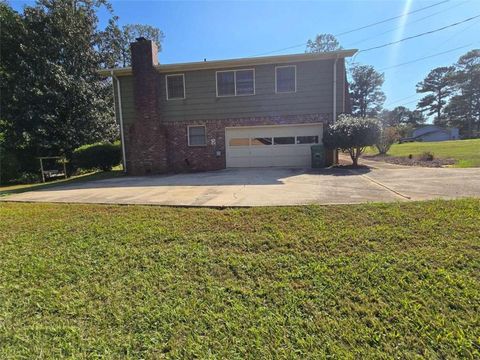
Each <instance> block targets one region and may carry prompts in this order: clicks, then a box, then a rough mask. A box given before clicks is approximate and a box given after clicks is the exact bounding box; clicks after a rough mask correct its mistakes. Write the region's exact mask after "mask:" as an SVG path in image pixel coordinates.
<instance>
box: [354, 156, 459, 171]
mask: <svg viewBox="0 0 480 360" xmlns="http://www.w3.org/2000/svg"><path fill="white" fill-rule="evenodd" d="M363 158H364V159H366V160H374V161H384V162H387V163H390V164H396V165H406V166H423V167H436V168H438V167H444V166H447V165H453V164H455V160H454V159H433V160H422V159H419V158H411V159H410V158H408V157H406V156H389V155H371V156H363Z"/></svg>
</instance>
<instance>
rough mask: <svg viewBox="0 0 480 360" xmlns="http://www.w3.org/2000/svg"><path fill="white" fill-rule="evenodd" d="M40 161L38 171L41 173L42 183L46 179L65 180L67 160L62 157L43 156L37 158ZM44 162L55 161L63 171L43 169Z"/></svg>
mask: <svg viewBox="0 0 480 360" xmlns="http://www.w3.org/2000/svg"><path fill="white" fill-rule="evenodd" d="M38 159H39V160H40V171H41V172H42V181H43V182H45V180H46V179H51V178H57V177H62V176H63V177H65V179H66V178H67V166H66V162H67V160H66V159H65V158H64V157H62V156H43V157H39V158H38ZM44 160H56V161H55V162H56V163H58V162H60V163H61V164H62V165H63V169H45V167H44V163H43V162H44Z"/></svg>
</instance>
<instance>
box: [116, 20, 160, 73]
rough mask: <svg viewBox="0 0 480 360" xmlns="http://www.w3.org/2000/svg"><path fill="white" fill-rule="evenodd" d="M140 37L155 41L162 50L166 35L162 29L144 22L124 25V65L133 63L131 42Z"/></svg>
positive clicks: (121, 59)
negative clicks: (143, 23)
mask: <svg viewBox="0 0 480 360" xmlns="http://www.w3.org/2000/svg"><path fill="white" fill-rule="evenodd" d="M138 37H144V38H146V39H149V40H152V41H154V42H155V43H156V44H157V46H158V51H159V52H160V51H162V42H163V39H164V38H165V35H164V34H163V32H162V31H161V30H160V29H158V28H156V27H154V26H150V25H142V24H128V25H124V26H123V27H122V31H121V37H120V64H122V65H123V66H124V67H125V66H129V65H130V64H131V61H132V59H131V54H130V44H131V43H132V42H135V39H136V38H138Z"/></svg>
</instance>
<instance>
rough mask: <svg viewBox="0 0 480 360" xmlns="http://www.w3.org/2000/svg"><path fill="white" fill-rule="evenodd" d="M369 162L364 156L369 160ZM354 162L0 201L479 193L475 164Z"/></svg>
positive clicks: (65, 189)
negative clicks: (343, 165) (426, 165)
mask: <svg viewBox="0 0 480 360" xmlns="http://www.w3.org/2000/svg"><path fill="white" fill-rule="evenodd" d="M369 164H370V162H369ZM370 165H371V166H370V167H368V168H361V169H358V170H348V169H326V170H319V171H312V170H302V169H286V168H258V169H227V170H220V171H214V172H206V173H197V174H178V175H165V176H149V177H120V178H113V179H107V180H97V181H91V182H86V183H78V184H69V185H63V186H58V187H53V188H48V189H45V190H37V191H30V192H25V193H21V194H14V195H9V196H6V197H3V198H2V200H4V201H27V202H37V201H38V202H68V203H108V204H156V205H180V206H273V205H299V204H344V203H362V202H371V201H381V202H384V201H409V200H426V199H437V198H443V199H452V198H458V197H480V169H478V168H477V169H450V168H448V169H446V168H438V169H435V168H434V169H432V168H420V167H402V166H396V165H393V166H392V165H390V164H385V165H382V163H378V162H375V163H374V164H370Z"/></svg>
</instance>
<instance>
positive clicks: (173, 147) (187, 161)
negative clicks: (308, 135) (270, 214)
mask: <svg viewBox="0 0 480 360" xmlns="http://www.w3.org/2000/svg"><path fill="white" fill-rule="evenodd" d="M330 117H331V114H311V115H296V116H284V117H279V116H271V117H249V118H233V119H221V120H203V121H202V120H196V121H191V122H171V123H167V124H165V127H166V131H167V144H168V145H167V153H168V168H169V171H173V172H185V171H209V170H219V169H224V168H225V167H226V148H225V128H227V127H235V126H259V125H284V124H309V123H326V122H327V121H328V119H329V118H330ZM189 125H205V127H206V135H207V145H206V146H192V147H190V146H188V131H187V127H188V126H189Z"/></svg>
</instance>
